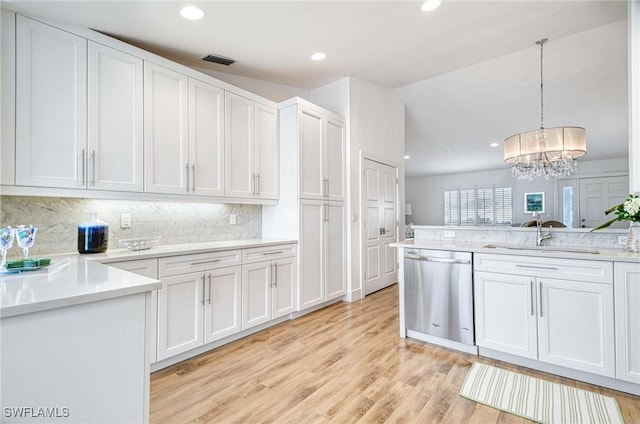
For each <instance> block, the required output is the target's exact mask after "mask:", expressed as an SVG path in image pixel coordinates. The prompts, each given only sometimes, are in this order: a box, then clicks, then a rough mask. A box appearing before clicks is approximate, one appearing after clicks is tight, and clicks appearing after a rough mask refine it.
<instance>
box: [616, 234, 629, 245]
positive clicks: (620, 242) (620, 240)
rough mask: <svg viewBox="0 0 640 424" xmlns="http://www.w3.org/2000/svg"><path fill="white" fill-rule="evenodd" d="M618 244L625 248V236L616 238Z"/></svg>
mask: <svg viewBox="0 0 640 424" xmlns="http://www.w3.org/2000/svg"><path fill="white" fill-rule="evenodd" d="M618 244H620V245H622V246H625V245H626V244H627V236H618Z"/></svg>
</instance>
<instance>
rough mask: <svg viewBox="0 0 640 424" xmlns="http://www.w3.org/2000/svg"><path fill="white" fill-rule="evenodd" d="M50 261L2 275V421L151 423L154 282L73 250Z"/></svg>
mask: <svg viewBox="0 0 640 424" xmlns="http://www.w3.org/2000/svg"><path fill="white" fill-rule="evenodd" d="M61 262H64V263H62V266H56V264H60V263H61ZM50 269H51V271H50V272H49V271H48V270H46V269H44V270H38V271H33V272H25V273H22V274H19V275H2V276H0V294H1V295H2V304H1V307H0V319H1V320H0V332H1V335H0V341H1V348H0V354H1V362H0V364H1V367H2V374H1V386H0V390H1V393H0V397H1V402H2V411H0V412H1V414H2V422H18V423H22V422H65V423H72V422H73V423H98V422H104V423H107V422H108V423H118V422H148V414H149V411H148V408H149V350H150V345H149V340H150V338H149V328H151V327H150V325H151V316H150V311H151V307H150V299H151V292H152V291H153V290H157V289H158V288H160V287H161V284H160V282H158V281H157V280H154V279H151V278H147V277H143V276H139V275H136V274H133V273H130V272H127V271H122V270H119V269H116V268H113V267H109V266H106V265H102V264H100V263H97V262H95V261H88V260H85V259H84V258H82V257H78V256H71V257H70V258H68V259H66V260H65V259H64V258H54V260H53V261H52V264H51V267H50Z"/></svg>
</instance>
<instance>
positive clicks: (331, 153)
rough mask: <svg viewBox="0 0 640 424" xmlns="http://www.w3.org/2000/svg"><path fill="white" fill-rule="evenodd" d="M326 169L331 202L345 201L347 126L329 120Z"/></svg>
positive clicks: (328, 196)
mask: <svg viewBox="0 0 640 424" xmlns="http://www.w3.org/2000/svg"><path fill="white" fill-rule="evenodd" d="M326 128H327V129H326V137H325V148H324V169H325V180H326V183H325V184H326V185H327V187H326V188H325V193H326V195H327V196H326V197H327V198H328V199H329V200H339V201H344V200H345V199H346V196H347V183H346V181H347V174H346V172H347V136H346V129H345V124H344V122H342V121H338V120H335V119H332V118H327V127H326Z"/></svg>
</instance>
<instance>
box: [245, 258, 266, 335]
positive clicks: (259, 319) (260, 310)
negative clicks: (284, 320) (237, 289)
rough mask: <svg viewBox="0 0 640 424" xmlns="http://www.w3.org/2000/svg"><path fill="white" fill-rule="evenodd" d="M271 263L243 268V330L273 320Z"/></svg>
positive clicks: (255, 264)
mask: <svg viewBox="0 0 640 424" xmlns="http://www.w3.org/2000/svg"><path fill="white" fill-rule="evenodd" d="M271 273H272V265H271V261H267V262H257V263H254V264H248V265H243V266H242V329H243V330H246V329H247V328H251V327H254V326H256V325H258V324H262V323H264V322H267V321H270V320H271Z"/></svg>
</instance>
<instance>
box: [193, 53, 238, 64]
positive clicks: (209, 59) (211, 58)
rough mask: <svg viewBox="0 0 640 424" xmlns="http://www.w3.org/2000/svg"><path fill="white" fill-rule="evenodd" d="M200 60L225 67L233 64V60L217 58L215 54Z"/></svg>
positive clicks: (222, 57)
mask: <svg viewBox="0 0 640 424" xmlns="http://www.w3.org/2000/svg"><path fill="white" fill-rule="evenodd" d="M201 59H202V60H206V61H207V62H213V63H219V64H220V65H226V66H229V65H231V64H232V63H235V60H233V59H231V58H228V57H224V56H219V55H217V54H208V55H206V56H204V57H202V58H201Z"/></svg>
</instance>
